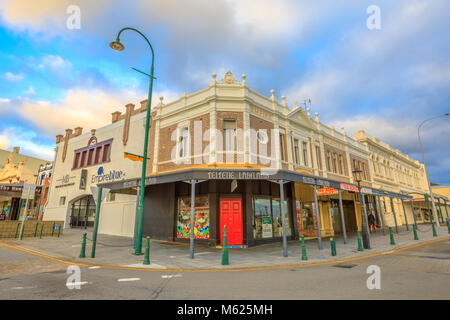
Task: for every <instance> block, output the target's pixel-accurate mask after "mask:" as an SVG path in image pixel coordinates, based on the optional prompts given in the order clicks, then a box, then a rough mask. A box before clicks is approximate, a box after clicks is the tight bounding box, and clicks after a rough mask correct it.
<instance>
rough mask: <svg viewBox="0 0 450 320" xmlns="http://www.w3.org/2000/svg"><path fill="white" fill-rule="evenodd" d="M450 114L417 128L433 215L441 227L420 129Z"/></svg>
mask: <svg viewBox="0 0 450 320" xmlns="http://www.w3.org/2000/svg"><path fill="white" fill-rule="evenodd" d="M448 115H449V114H448V113H446V114H445V115H440V116H437V117H433V118H430V119H426V120H424V121H422V123H421V124H420V125H419V127H418V128H417V136H418V137H419V146H420V151H421V152H422V158H423V165H424V169H425V176H426V178H427V184H428V190H429V191H430V196H431V204H432V208H433V212H432V214H433V215H434V218H435V220H436V224H437V226H438V227H439V226H440V225H439V219H438V216H437V210H436V206H435V204H434V196H433V191H432V190H431V184H430V177H429V176H428V170H427V164H426V162H425V153H424V152H423V145H422V140H421V139H420V127H421V126H422V125H423V124H424V123H425V122H427V121H429V120H432V119H436V118H440V117H444V116H448Z"/></svg>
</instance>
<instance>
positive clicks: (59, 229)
mask: <svg viewBox="0 0 450 320" xmlns="http://www.w3.org/2000/svg"><path fill="white" fill-rule="evenodd" d="M60 233H61V225H60V224H59V225H58V238H59V235H60Z"/></svg>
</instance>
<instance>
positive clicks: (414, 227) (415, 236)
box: [413, 224, 419, 240]
mask: <svg viewBox="0 0 450 320" xmlns="http://www.w3.org/2000/svg"><path fill="white" fill-rule="evenodd" d="M413 231H414V240H419V237H418V236H417V227H416V225H415V224H413Z"/></svg>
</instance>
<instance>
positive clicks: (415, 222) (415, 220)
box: [411, 199, 417, 227]
mask: <svg viewBox="0 0 450 320" xmlns="http://www.w3.org/2000/svg"><path fill="white" fill-rule="evenodd" d="M411 209H412V213H413V218H414V225H415V226H416V227H417V218H416V211H415V210H414V203H413V199H411Z"/></svg>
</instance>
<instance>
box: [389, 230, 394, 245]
mask: <svg viewBox="0 0 450 320" xmlns="http://www.w3.org/2000/svg"><path fill="white" fill-rule="evenodd" d="M389 236H390V238H391V245H395V240H394V234H393V233H392V227H389Z"/></svg>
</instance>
